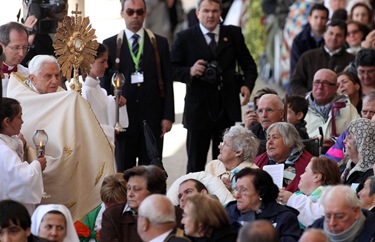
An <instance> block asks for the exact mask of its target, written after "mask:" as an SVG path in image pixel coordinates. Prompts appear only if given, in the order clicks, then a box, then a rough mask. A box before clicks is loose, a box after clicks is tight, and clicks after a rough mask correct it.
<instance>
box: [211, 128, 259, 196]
mask: <svg viewBox="0 0 375 242" xmlns="http://www.w3.org/2000/svg"><path fill="white" fill-rule="evenodd" d="M258 145H259V141H258V139H257V138H256V137H255V135H253V133H251V131H249V130H248V129H247V128H244V127H242V126H241V125H236V126H232V127H231V128H230V129H228V130H227V131H225V133H224V137H223V142H221V143H220V145H219V149H220V154H219V156H218V157H217V158H218V160H213V161H211V162H209V163H208V164H207V166H206V170H205V171H206V172H208V173H210V174H211V175H213V176H217V177H219V178H220V179H221V180H222V181H223V183H224V184H225V186H226V187H227V188H228V190H229V191H231V192H232V191H233V187H234V186H235V183H236V181H235V180H234V174H236V173H237V172H238V171H240V170H241V169H243V168H245V167H251V168H258V166H256V165H255V164H254V163H253V160H254V158H255V156H256V153H257V151H258Z"/></svg>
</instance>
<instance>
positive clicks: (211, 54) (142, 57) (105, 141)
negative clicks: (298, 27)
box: [0, 0, 375, 242]
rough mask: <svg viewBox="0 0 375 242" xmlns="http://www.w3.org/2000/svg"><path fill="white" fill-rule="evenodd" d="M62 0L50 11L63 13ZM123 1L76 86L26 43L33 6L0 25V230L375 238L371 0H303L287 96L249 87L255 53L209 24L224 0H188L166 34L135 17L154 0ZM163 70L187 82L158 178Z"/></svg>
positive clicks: (40, 235) (8, 235)
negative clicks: (184, 24) (191, 15)
mask: <svg viewBox="0 0 375 242" xmlns="http://www.w3.org/2000/svg"><path fill="white" fill-rule="evenodd" d="M352 1H357V0H352ZM63 2H64V3H65V5H64V9H63V11H62V12H60V13H59V14H57V15H56V14H55V15H53V14H51V16H49V17H50V18H51V19H55V20H56V21H58V22H59V23H60V24H61V21H62V19H63V17H64V16H66V14H67V13H66V11H67V7H68V3H67V1H63ZM302 2H304V1H302ZM120 4H121V16H122V17H123V19H124V21H125V28H124V29H123V30H121V31H120V32H119V33H116V34H115V35H113V36H112V37H109V38H107V39H105V40H104V41H103V43H100V44H99V45H98V48H97V52H96V57H95V59H93V62H92V64H91V70H90V71H89V72H88V73H86V74H87V75H82V76H85V77H84V78H82V83H83V89H82V95H80V94H79V93H77V92H74V91H71V90H66V89H69V88H68V87H65V86H64V82H62V78H61V70H60V68H61V67H60V64H59V62H58V60H57V58H56V57H55V56H53V54H54V53H50V52H48V53H44V52H39V49H40V48H42V47H43V45H41V44H40V43H41V42H43V39H44V40H48V42H46V44H48V43H49V44H50V45H52V43H51V42H50V41H52V40H53V39H51V36H50V35H49V34H41V33H35V32H34V31H31V30H33V29H34V27H35V26H36V24H37V22H38V21H39V20H38V19H37V18H36V16H33V15H31V16H28V17H27V19H25V21H24V23H23V24H21V23H17V22H10V23H7V24H4V25H2V26H0V54H1V57H2V58H1V60H0V67H2V68H1V69H0V78H1V79H2V85H1V87H2V89H1V93H2V98H1V102H0V173H1V177H0V241H4V242H5V241H20V242H25V241H57V242H75V241H84V242H86V241H87V242H94V241H100V242H105V241H111V242H112V241H123V242H138V241H153V242H155V241H197V242H198V241H207V242H208V241H217V242H221V241H223V242H224V241H225V242H231V241H233V242H234V241H237V242H245V241H264V242H267V241H270V242H276V241H285V242H289V241H291V242H292V241H348V242H349V241H359V242H362V241H363V242H365V241H366V242H367V241H372V240H374V239H375V231H374V230H372V229H371V226H373V223H374V222H375V214H374V212H375V176H374V170H375V153H374V152H375V151H374V148H375V50H374V49H373V48H375V44H374V43H375V42H374V41H375V40H374V39H373V38H374V36H375V30H372V28H373V23H372V22H373V19H374V17H373V14H372V5H371V3H368V2H366V1H364V2H356V3H353V2H350V4H349V6H348V18H347V19H343V14H342V11H339V10H336V7H338V9H340V6H341V5H340V4H338V6H333V5H332V6H330V8H327V7H325V6H324V5H323V4H320V3H316V2H314V3H310V2H309V4H308V5H309V6H311V10H310V14H309V16H308V17H306V18H307V20H308V24H307V25H306V26H304V27H303V29H302V32H301V34H299V35H296V37H295V38H294V41H293V44H292V45H291V51H290V52H291V53H290V54H291V58H292V59H291V62H290V63H291V66H290V70H292V71H293V73H292V75H291V77H290V80H291V81H290V84H291V85H290V93H291V94H292V95H289V96H286V97H285V98H284V99H283V98H282V97H280V96H279V95H278V93H277V92H276V91H275V90H272V89H270V88H268V87H267V88H263V89H260V90H258V91H257V92H254V93H253V89H254V86H255V82H256V79H257V77H258V72H257V66H256V63H255V61H254V59H253V56H252V55H251V53H250V52H249V50H248V48H247V46H246V44H245V39H244V36H243V34H242V32H241V29H240V28H239V27H235V26H226V25H222V24H221V23H220V18H221V14H222V9H223V3H222V1H221V0H199V1H198V2H197V6H196V16H197V21H198V24H196V25H194V26H192V27H191V28H188V29H186V30H182V31H181V32H179V33H177V35H176V37H175V39H174V41H173V42H171V38H170V36H162V35H159V33H158V32H156V31H155V33H153V32H152V31H150V30H149V29H146V28H144V24H145V21H146V16H147V14H148V11H151V10H150V9H154V10H153V11H156V10H155V8H156V6H154V7H155V8H150V9H149V8H148V7H147V6H146V3H145V1H144V0H121V1H120ZM169 5H170V4H169ZM345 6H346V5H345ZM294 7H295V6H294ZM341 8H342V6H341ZM331 10H336V11H337V12H334V13H333V14H331V12H330V11H331ZM341 10H342V9H341ZM299 17H301V16H299ZM339 17H340V18H339ZM148 24H150V23H148ZM285 27H286V28H288V27H290V26H288V21H286V23H285ZM357 35H358V36H357ZM288 41H289V42H290V41H291V39H289V40H288ZM170 43H171V48H170ZM47 49H48V48H47ZM238 69H240V70H241V72H242V75H238V73H237V70H238ZM115 73H117V74H118V73H122V74H123V75H124V76H125V78H126V80H127V81H126V82H125V84H124V85H123V86H122V87H121V88H122V92H121V93H122V94H121V96H118V95H115V96H112V95H111V94H114V93H113V86H112V80H111V79H112V76H113V74H115ZM81 74H82V73H81ZM173 81H178V82H182V83H184V84H185V85H186V96H185V108H184V113H183V125H184V127H185V128H186V129H187V137H186V148H187V167H186V173H187V174H186V175H184V176H182V177H180V178H178V179H177V180H176V181H174V182H173V184H172V186H171V187H170V188H169V189H167V178H168V174H167V173H166V171H165V170H164V168H163V165H162V151H163V138H164V135H165V134H166V133H168V132H169V131H170V130H171V128H172V124H173V122H174V121H175V112H174V92H173ZM240 95H242V98H240ZM250 97H252V100H251V102H250ZM241 102H242V103H241ZM248 103H250V104H254V105H248V108H247V110H246V112H245V113H244V115H243V116H242V113H241V105H246V104H248ZM117 107H118V109H119V110H117V111H118V117H117V118H119V120H116V117H115V116H114V114H115V113H116V112H115V111H116V110H115V109H116V108H117ZM62 114H64V115H62ZM24 121H25V122H24ZM117 121H118V122H120V123H121V126H122V127H124V128H125V129H126V130H125V131H119V130H116V129H115V128H114V126H115V122H117ZM145 124H147V126H146V125H145ZM35 130H45V131H46V133H47V134H48V138H46V139H47V140H48V141H47V140H44V143H42V142H41V143H38V142H37V141H36V132H35ZM145 131H147V132H145ZM45 142H47V145H46V144H45ZM33 143H35V148H36V149H34V146H33V145H32V144H33ZM210 145H212V161H210V162H206V157H207V153H208V150H209V148H210ZM82 179H84V182H83V180H82Z"/></svg>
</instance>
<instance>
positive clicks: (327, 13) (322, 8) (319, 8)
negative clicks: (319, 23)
mask: <svg viewBox="0 0 375 242" xmlns="http://www.w3.org/2000/svg"><path fill="white" fill-rule="evenodd" d="M315 10H319V11H325V12H326V17H327V19H328V17H329V10H328V8H326V6H324V5H323V4H315V5H314V6H312V8H311V10H310V13H309V15H310V16H311V15H312V14H313V12H314V11H315Z"/></svg>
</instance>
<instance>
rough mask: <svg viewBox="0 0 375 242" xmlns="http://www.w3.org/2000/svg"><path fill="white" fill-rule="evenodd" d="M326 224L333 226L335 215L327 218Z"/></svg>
mask: <svg viewBox="0 0 375 242" xmlns="http://www.w3.org/2000/svg"><path fill="white" fill-rule="evenodd" d="M328 225H329V226H331V227H335V226H336V220H335V216H331V217H330V218H329V220H328Z"/></svg>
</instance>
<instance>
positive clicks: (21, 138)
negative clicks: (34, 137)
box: [18, 133, 27, 149]
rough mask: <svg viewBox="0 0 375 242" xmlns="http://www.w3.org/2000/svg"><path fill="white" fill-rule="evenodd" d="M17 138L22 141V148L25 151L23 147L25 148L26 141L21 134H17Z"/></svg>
mask: <svg viewBox="0 0 375 242" xmlns="http://www.w3.org/2000/svg"><path fill="white" fill-rule="evenodd" d="M18 138H19V139H20V140H21V141H22V143H23V148H24V149H25V147H26V143H27V142H26V140H25V138H24V137H23V134H21V133H19V134H18Z"/></svg>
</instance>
